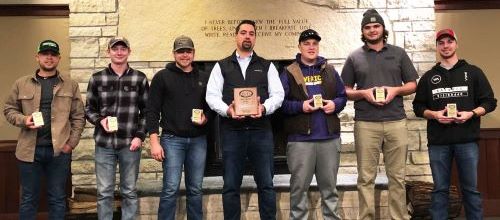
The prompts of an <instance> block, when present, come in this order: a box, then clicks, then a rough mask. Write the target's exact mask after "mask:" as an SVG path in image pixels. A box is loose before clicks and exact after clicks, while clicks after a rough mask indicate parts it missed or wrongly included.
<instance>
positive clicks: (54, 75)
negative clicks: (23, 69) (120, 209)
mask: <svg viewBox="0 0 500 220" xmlns="http://www.w3.org/2000/svg"><path fill="white" fill-rule="evenodd" d="M35 58H36V60H37V62H38V64H39V66H40V68H39V69H37V70H36V72H35V74H30V75H28V76H24V77H21V78H20V79H18V80H16V82H15V83H14V86H13V87H12V91H11V93H10V95H9V96H8V98H7V100H6V102H5V107H4V115H5V118H6V119H7V121H8V122H9V123H11V124H12V125H14V126H17V127H20V128H21V130H20V134H19V138H18V142H17V147H16V157H17V159H18V160H19V163H18V166H19V174H20V175H19V177H20V180H21V192H22V194H21V204H20V207H19V219H35V218H36V212H37V209H38V200H39V193H40V186H41V183H40V181H41V177H42V176H45V180H46V186H47V195H48V204H49V216H48V217H49V219H60V220H62V219H64V215H65V213H66V187H65V186H66V180H67V178H68V174H69V172H70V164H71V152H72V150H73V149H74V148H75V147H76V146H77V145H78V142H79V140H80V136H81V133H82V131H83V127H84V125H85V118H84V111H83V102H82V98H81V95H80V89H79V88H78V83H77V82H75V81H73V80H72V79H71V78H70V77H69V75H65V74H61V73H60V72H59V71H58V70H57V66H58V64H59V60H60V59H61V56H60V55H59V45H58V44H57V43H56V42H55V41H52V40H45V41H42V42H41V43H40V45H39V47H38V53H37V55H36V56H35Z"/></svg>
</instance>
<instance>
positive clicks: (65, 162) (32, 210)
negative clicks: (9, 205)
mask: <svg viewBox="0 0 500 220" xmlns="http://www.w3.org/2000/svg"><path fill="white" fill-rule="evenodd" d="M70 164H71V154H65V153H61V154H59V156H57V157H54V149H52V147H36V148H35V160H34V161H33V162H23V161H19V174H20V175H19V177H20V180H21V192H22V195H21V204H20V207H19V219H23V220H31V219H33V220H34V219H36V212H37V209H38V201H39V194H40V181H41V177H42V176H45V180H46V183H47V184H46V185H47V197H48V203H49V219H56V220H58V219H60V220H63V219H64V215H65V213H66V181H67V179H68V174H69V168H70Z"/></svg>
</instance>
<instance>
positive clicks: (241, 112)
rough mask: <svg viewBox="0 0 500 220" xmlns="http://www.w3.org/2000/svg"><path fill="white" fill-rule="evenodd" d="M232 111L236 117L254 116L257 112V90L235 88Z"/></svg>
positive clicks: (252, 88)
mask: <svg viewBox="0 0 500 220" xmlns="http://www.w3.org/2000/svg"><path fill="white" fill-rule="evenodd" d="M234 110H235V112H236V115H237V116H248V115H256V114H258V111H259V103H258V102H257V88H256V87H249V88H235V89H234Z"/></svg>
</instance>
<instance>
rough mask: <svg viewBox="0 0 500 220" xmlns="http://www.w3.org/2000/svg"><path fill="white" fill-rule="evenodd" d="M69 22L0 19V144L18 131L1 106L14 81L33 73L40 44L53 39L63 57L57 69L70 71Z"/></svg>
mask: <svg viewBox="0 0 500 220" xmlns="http://www.w3.org/2000/svg"><path fill="white" fill-rule="evenodd" d="M68 20H69V19H68V18H61V17H23V16H20V17H0V27H1V33H2V34H0V42H2V43H0V51H2V55H1V56H2V57H1V59H0V66H1V67H2V70H1V75H2V78H1V79H2V80H0V98H1V103H0V109H2V116H1V117H0V140H14V139H17V133H18V129H17V128H15V127H14V126H11V125H10V124H8V123H7V122H6V121H5V117H3V104H4V102H5V98H6V97H7V94H8V93H9V92H10V89H11V86H12V84H13V83H14V81H15V80H16V79H17V78H19V77H20V76H24V75H28V74H32V73H34V70H35V69H36V68H37V67H38V64H37V63H36V60H35V54H36V48H37V46H38V43H39V42H40V41H42V40H44V39H53V40H55V41H56V42H58V43H59V46H60V47H61V56H62V59H61V62H60V64H59V69H60V70H61V71H63V72H68V71H69V37H68Z"/></svg>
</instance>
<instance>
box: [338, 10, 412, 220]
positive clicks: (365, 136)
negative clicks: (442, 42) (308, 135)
mask: <svg viewBox="0 0 500 220" xmlns="http://www.w3.org/2000/svg"><path fill="white" fill-rule="evenodd" d="M388 35H389V33H388V31H387V30H386V29H385V23H384V20H383V19H382V16H380V14H379V13H378V12H377V11H376V10H375V9H369V10H367V11H366V12H365V13H364V14H363V20H362V21H361V40H362V41H363V42H364V43H365V45H363V46H362V47H361V48H358V49H356V50H355V51H353V52H352V53H351V54H350V55H349V57H348V58H347V60H346V62H345V64H344V68H343V69H342V79H343V80H344V84H345V85H346V92H347V97H348V98H349V99H350V100H353V101H354V109H355V116H354V120H355V124H354V141H355V143H354V144H355V149H356V158H357V169H358V197H359V219H375V217H376V215H375V178H376V177H377V167H378V164H379V159H380V153H383V154H384V164H385V170H386V174H387V178H388V180H389V215H390V217H391V219H409V215H408V211H407V208H406V190H405V175H406V170H405V169H406V156H407V152H408V129H407V126H406V113H405V109H404V107H403V96H406V95H410V94H412V93H413V92H414V91H415V88H416V86H417V83H416V80H417V78H418V75H417V71H416V70H415V67H414V66H413V64H412V62H411V60H410V58H409V57H408V54H406V52H405V50H404V49H403V48H400V47H397V46H393V45H390V44H388V43H387V36H388Z"/></svg>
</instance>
